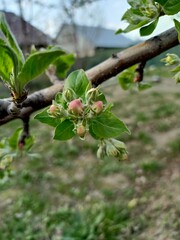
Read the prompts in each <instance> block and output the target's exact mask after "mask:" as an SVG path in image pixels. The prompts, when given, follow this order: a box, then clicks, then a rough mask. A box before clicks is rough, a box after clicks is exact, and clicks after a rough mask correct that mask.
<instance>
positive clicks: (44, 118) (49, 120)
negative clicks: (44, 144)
mask: <svg viewBox="0 0 180 240" xmlns="http://www.w3.org/2000/svg"><path fill="white" fill-rule="evenodd" d="M48 109H49V107H47V108H45V109H44V110H43V111H42V112H40V113H38V114H36V116H35V117H34V118H35V119H37V120H38V121H40V122H42V123H46V124H48V125H50V126H52V127H56V126H57V125H58V124H59V123H60V120H59V119H57V118H53V117H50V116H49V114H48V113H47V110H48Z"/></svg>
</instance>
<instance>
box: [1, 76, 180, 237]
mask: <svg viewBox="0 0 180 240" xmlns="http://www.w3.org/2000/svg"><path fill="white" fill-rule="evenodd" d="M169 81H170V80H168V81H167V79H166V80H163V81H162V83H158V84H157V85H155V86H154V88H152V89H151V90H148V91H146V92H142V93H136V92H133V93H131V94H129V93H128V92H123V91H121V90H120V88H118V87H117V85H115V86H116V87H114V85H113V86H109V87H105V88H102V89H103V91H104V92H105V93H107V95H108V98H109V99H110V100H111V101H113V102H114V112H115V113H116V114H117V115H118V116H119V117H120V118H121V119H122V120H123V121H125V122H126V123H127V125H128V127H129V128H130V130H131V132H132V135H123V136H121V138H120V139H122V140H124V141H125V142H126V144H127V147H128V151H129V160H128V161H125V162H118V161H117V160H115V159H105V160H99V159H97V158H96V149H97V145H96V143H95V142H94V141H92V139H90V138H89V137H88V141H87V142H85V141H80V140H79V139H77V138H76V139H74V140H72V141H69V142H66V143H65V142H58V141H53V140H52V136H53V131H52V128H51V127H49V126H46V125H42V124H40V123H39V122H37V121H35V120H33V119H32V121H31V133H32V134H33V135H35V137H36V143H35V145H34V147H33V149H32V151H33V152H36V153H38V155H39V157H38V156H37V157H36V158H27V157H26V156H23V157H22V158H21V159H20V158H19V159H17V160H16V161H14V162H13V165H12V169H13V171H12V177H11V178H5V179H3V180H1V181H0V211H1V218H0V239H1V240H11V239H15V240H16V239H17V240H21V239H22V240H49V239H52V240H56V239H57V240H81V239H82V240H83V239H88V240H96V239H97V240H116V239H117V240H121V239H122V240H132V239H133V240H141V239H147V240H152V239H156V238H155V233H156V232H157V231H158V228H159V227H158V226H159V225H160V226H161V227H162V228H161V229H162V230H161V231H160V230H159V232H160V233H159V234H161V238H162V239H168V240H171V239H174V240H178V236H179V235H180V230H179V229H180V228H179V221H178V219H179V218H178V216H179V211H178V209H179V205H178V200H177V197H176V194H178V192H176V193H175V192H174V191H175V190H176V191H178V189H179V185H178V184H179V181H180V177H179V175H178V173H177V171H178V169H179V163H178V160H179V158H180V150H179V135H178V131H177V129H179V127H180V122H179V119H180V111H179V110H178V109H180V102H179V93H178V89H177V86H176V85H175V83H173V82H171V84H172V85H173V84H174V90H173V91H170V92H169V88H168V87H167V88H166V84H168V82H169ZM160 84H162V86H163V88H162V89H163V90H162V91H161V90H160V89H161V87H159V86H160ZM20 125H21V122H20V121H18V120H17V121H14V122H10V123H8V124H6V125H5V126H3V131H1V132H0V137H3V136H5V135H7V136H10V135H11V134H12V129H15V128H16V127H19V126H20ZM171 176H173V178H172V181H173V184H172V183H171V180H170V179H171ZM172 188H173V189H174V190H173V189H172ZM170 189H171V191H169V190H170ZM163 194H164V195H163ZM162 196H163V202H161V201H160V199H161V197H162ZM154 205H155V206H154ZM168 214H169V215H168ZM157 216H161V219H162V221H161V222H160V223H159V222H158V217H157ZM167 216H169V218H167ZM165 222H166V224H165ZM158 224H159V225H158ZM165 226H168V228H166V229H165ZM153 234H154V235H153ZM167 236H168V237H167ZM163 237H164V238H163Z"/></svg>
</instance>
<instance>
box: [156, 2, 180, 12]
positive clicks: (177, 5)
mask: <svg viewBox="0 0 180 240" xmlns="http://www.w3.org/2000/svg"><path fill="white" fill-rule="evenodd" d="M156 2H158V3H159V4H160V5H161V6H162V8H163V11H164V13H165V14H167V15H174V14H176V13H178V12H179V11H180V1H179V0H156Z"/></svg>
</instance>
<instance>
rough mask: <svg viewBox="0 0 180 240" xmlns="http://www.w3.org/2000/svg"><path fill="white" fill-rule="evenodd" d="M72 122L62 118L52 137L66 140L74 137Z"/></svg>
mask: <svg viewBox="0 0 180 240" xmlns="http://www.w3.org/2000/svg"><path fill="white" fill-rule="evenodd" d="M73 130H74V124H73V122H71V121H70V120H69V119H66V120H64V121H63V122H62V123H60V124H59V125H58V126H57V127H56V129H55V135H54V139H56V140H60V141H66V140H68V139H71V138H72V137H74V135H75V133H74V131H73Z"/></svg>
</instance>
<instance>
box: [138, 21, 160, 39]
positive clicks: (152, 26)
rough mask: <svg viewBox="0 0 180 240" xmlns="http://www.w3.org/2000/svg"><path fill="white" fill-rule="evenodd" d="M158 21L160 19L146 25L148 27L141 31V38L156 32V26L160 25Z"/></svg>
mask: <svg viewBox="0 0 180 240" xmlns="http://www.w3.org/2000/svg"><path fill="white" fill-rule="evenodd" d="M158 20H159V18H157V19H156V20H154V21H153V22H151V23H150V24H149V25H146V26H144V27H142V28H141V29H140V35H141V36H147V35H150V34H151V33H152V32H153V31H154V29H155V28H156V26H157V24H158Z"/></svg>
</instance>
